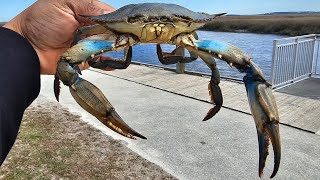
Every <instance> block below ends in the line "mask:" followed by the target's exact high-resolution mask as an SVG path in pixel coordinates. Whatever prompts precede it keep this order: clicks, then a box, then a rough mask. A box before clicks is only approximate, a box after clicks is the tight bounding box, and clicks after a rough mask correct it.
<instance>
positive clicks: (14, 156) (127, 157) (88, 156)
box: [0, 97, 176, 180]
mask: <svg viewBox="0 0 320 180" xmlns="http://www.w3.org/2000/svg"><path fill="white" fill-rule="evenodd" d="M15 179H103V180H109V179H110V180H114V179H119V180H122V179H123V180H124V179H146V180H151V179H176V178H175V177H173V176H172V175H170V174H168V173H166V172H165V171H164V170H162V169H161V168H160V167H159V166H157V165H155V164H153V163H151V162H149V161H147V160H145V159H144V158H142V157H141V156H139V155H138V154H136V153H134V152H132V151H131V150H130V149H128V148H127V147H126V145H125V143H124V142H121V141H119V140H114V139H113V138H111V137H108V136H106V135H104V134H103V133H102V132H100V131H99V130H96V129H95V128H93V127H91V126H89V125H88V124H86V123H84V122H83V121H82V120H81V118H80V117H79V116H77V115H74V114H71V113H70V112H68V111H67V109H65V108H62V107H61V105H59V104H58V103H56V102H48V101H47V100H46V99H45V98H43V97H39V98H38V99H37V100H36V102H34V103H33V105H32V106H31V107H29V108H28V110H27V111H26V112H25V115H24V118H23V122H22V126H21V128H20V133H19V136H18V139H17V141H16V143H15V145H14V147H13V149H12V150H11V152H10V154H9V156H8V157H7V159H6V161H5V162H4V164H3V165H2V166H1V168H0V180H15Z"/></svg>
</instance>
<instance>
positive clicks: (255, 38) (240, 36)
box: [115, 31, 285, 79]
mask: <svg viewBox="0 0 320 180" xmlns="http://www.w3.org/2000/svg"><path fill="white" fill-rule="evenodd" d="M197 33H198V35H199V39H213V40H218V41H225V42H228V43H231V44H233V45H236V46H238V47H239V48H241V49H242V50H243V51H244V52H245V53H247V54H248V55H250V56H251V57H253V61H254V62H256V64H258V65H259V67H260V68H261V69H262V70H263V72H264V74H265V76H266V78H267V79H269V78H270V74H271V61H272V46H273V40H274V39H279V38H283V37H285V36H278V35H272V34H267V35H264V34H253V33H229V32H209V31H198V32H197ZM174 47H175V46H172V45H162V48H163V50H164V51H166V52H171V51H172V50H173V49H174ZM115 56H117V57H119V56H120V57H121V56H122V57H123V54H122V53H121V52H120V53H116V54H115ZM132 60H133V61H136V62H142V63H148V64H154V65H161V66H166V65H162V64H161V63H160V62H159V60H158V57H157V54H156V46H155V45H150V44H145V45H138V46H134V47H133V58H132ZM217 64H218V68H219V70H220V74H221V76H224V77H231V78H237V79H242V77H243V76H244V74H241V73H239V72H238V71H237V70H236V69H235V68H231V67H230V66H229V65H227V63H225V62H224V61H220V60H217ZM167 67H173V68H175V65H168V66H167ZM186 69H187V70H188V71H197V72H202V73H210V74H211V71H210V69H209V68H208V67H207V66H206V64H205V63H204V62H203V61H202V60H201V59H197V60H196V61H194V62H192V63H188V64H186Z"/></svg>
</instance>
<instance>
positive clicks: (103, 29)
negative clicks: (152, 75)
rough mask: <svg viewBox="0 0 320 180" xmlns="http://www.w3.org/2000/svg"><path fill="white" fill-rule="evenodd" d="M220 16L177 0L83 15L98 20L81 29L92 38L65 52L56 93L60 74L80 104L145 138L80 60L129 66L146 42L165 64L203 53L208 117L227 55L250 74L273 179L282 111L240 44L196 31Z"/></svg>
mask: <svg viewBox="0 0 320 180" xmlns="http://www.w3.org/2000/svg"><path fill="white" fill-rule="evenodd" d="M221 15H223V14H216V15H209V14H205V13H197V12H193V11H191V10H188V9H186V8H184V7H181V6H178V5H175V4H161V3H144V4H131V5H127V6H124V7H122V8H120V9H118V10H116V11H115V12H112V13H109V14H105V15H100V16H83V17H84V18H88V19H89V20H91V21H94V22H96V23H97V24H96V25H93V26H88V27H84V28H81V29H80V30H79V34H82V35H84V36H89V37H87V38H85V39H83V40H80V41H79V42H78V43H77V44H76V45H74V46H73V47H71V48H70V49H68V50H67V51H66V52H65V53H64V54H62V56H61V57H60V60H59V62H58V66H57V74H56V80H55V85H54V89H55V95H56V97H57V99H58V96H59V95H58V94H59V93H58V91H59V85H58V82H59V79H60V80H61V81H62V82H63V83H64V84H65V85H67V86H69V87H70V88H69V89H70V92H71V94H72V96H73V97H74V99H75V100H76V101H77V102H78V104H79V105H80V106H81V107H82V108H84V109H85V110H86V111H88V112H89V113H91V114H92V115H94V116H95V117H96V118H97V119H99V120H100V121H101V122H102V123H103V124H105V125H106V126H107V127H109V128H111V129H112V130H114V131H116V132H118V133H120V134H121V135H123V136H126V137H128V138H132V139H135V137H140V138H143V139H146V138H145V137H144V136H143V135H141V134H139V133H138V132H136V131H135V130H133V129H132V128H130V127H129V126H128V125H127V124H126V123H125V122H124V121H123V120H122V119H121V117H120V116H119V115H118V113H117V112H116V111H115V109H114V107H113V106H112V105H111V104H110V102H109V101H108V100H107V98H106V97H105V96H104V95H103V94H102V92H101V91H100V90H99V89H98V88H97V87H96V86H94V85H93V84H91V83H90V82H88V81H86V80H84V79H82V78H81V77H80V76H79V73H80V71H79V69H78V68H77V65H78V64H80V63H85V62H88V63H89V65H90V66H91V67H93V68H99V69H105V68H114V69H125V68H127V67H128V66H129V64H130V62H131V57H132V46H134V45H138V44H142V43H151V44H156V48H157V55H158V58H159V60H160V62H161V63H163V64H174V63H177V62H183V63H188V62H192V61H194V60H196V59H197V58H198V56H199V57H200V58H201V59H202V60H203V61H204V62H205V63H206V64H207V66H208V67H209V68H210V69H211V71H212V75H211V80H210V82H209V94H210V96H211V100H212V104H213V107H212V108H211V109H210V110H209V112H208V113H207V115H206V116H205V118H204V121H206V120H208V119H210V118H212V117H213V116H214V115H215V114H216V113H217V112H218V111H219V110H220V108H221V106H222V102H223V98H222V93H221V90H220V87H219V82H220V74H219V70H218V69H217V66H216V62H215V59H220V60H223V61H225V62H227V63H228V64H229V65H230V66H232V67H235V68H237V69H238V70H239V71H240V72H241V73H246V75H245V76H244V78H243V80H244V84H245V87H246V91H247V96H248V99H249V104H250V108H251V111H252V115H253V118H254V121H255V124H256V128H257V134H258V143H259V176H260V177H261V175H262V173H263V169H264V166H265V162H266V158H267V156H268V145H269V144H270V139H271V142H272V146H273V151H274V169H273V173H272V175H271V178H272V177H274V176H275V175H276V173H277V171H278V169H279V164H280V158H281V144H280V135H279V116H278V110H277V106H276V102H275V99H274V96H273V94H272V88H271V85H270V84H269V83H268V82H267V81H266V80H265V78H264V76H263V74H262V72H261V70H260V69H259V67H258V66H257V65H256V64H254V63H253V62H252V60H251V58H250V57H249V56H248V55H246V54H245V53H243V52H242V51H241V50H240V49H239V48H237V47H235V46H233V45H231V44H227V43H224V42H218V41H214V40H198V37H197V34H196V32H195V31H196V30H197V29H199V28H201V27H203V26H204V25H205V24H206V23H209V22H212V21H213V20H214V19H215V18H216V17H218V16H221ZM160 44H171V45H176V47H177V48H176V49H175V50H174V51H172V52H171V53H168V52H163V51H162V49H161V46H160ZM181 48H185V49H187V50H188V51H189V52H190V57H182V56H179V55H177V53H176V52H177V50H178V49H181ZM121 49H124V59H123V60H119V59H113V58H108V59H107V60H101V59H99V56H101V55H102V54H103V53H106V52H110V51H117V50H121ZM80 74H81V73H80Z"/></svg>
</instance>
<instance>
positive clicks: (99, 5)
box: [68, 0, 115, 24]
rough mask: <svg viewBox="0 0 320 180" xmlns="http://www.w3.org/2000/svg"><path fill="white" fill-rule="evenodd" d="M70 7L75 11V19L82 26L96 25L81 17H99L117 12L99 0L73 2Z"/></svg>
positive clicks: (76, 0)
mask: <svg viewBox="0 0 320 180" xmlns="http://www.w3.org/2000/svg"><path fill="white" fill-rule="evenodd" d="M68 6H69V7H70V8H71V9H72V10H73V11H74V13H75V18H76V19H77V20H78V21H79V23H81V24H95V23H93V22H92V21H90V20H88V19H86V18H83V17H81V16H80V15H90V16H97V15H102V14H107V13H110V12H113V11H115V8H113V7H112V6H110V5H108V4H105V3H103V2H100V1H98V0H72V1H70V4H68Z"/></svg>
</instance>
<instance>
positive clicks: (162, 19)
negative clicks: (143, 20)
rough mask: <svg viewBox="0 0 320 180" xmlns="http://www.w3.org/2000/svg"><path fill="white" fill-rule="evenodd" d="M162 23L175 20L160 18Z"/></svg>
mask: <svg viewBox="0 0 320 180" xmlns="http://www.w3.org/2000/svg"><path fill="white" fill-rule="evenodd" d="M160 21H161V22H173V19H172V18H171V17H166V16H165V17H161V18H160Z"/></svg>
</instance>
